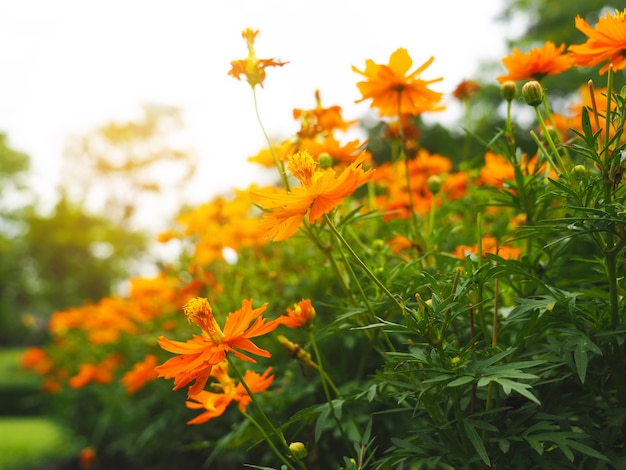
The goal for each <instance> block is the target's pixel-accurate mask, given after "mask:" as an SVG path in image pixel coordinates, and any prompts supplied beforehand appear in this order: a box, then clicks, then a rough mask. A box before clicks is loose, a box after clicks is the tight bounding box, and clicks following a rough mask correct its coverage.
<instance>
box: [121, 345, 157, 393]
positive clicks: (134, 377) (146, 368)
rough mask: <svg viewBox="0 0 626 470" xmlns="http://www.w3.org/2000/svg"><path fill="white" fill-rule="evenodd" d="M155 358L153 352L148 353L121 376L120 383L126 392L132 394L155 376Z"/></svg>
mask: <svg viewBox="0 0 626 470" xmlns="http://www.w3.org/2000/svg"><path fill="white" fill-rule="evenodd" d="M156 361H157V358H156V356H155V355H154V354H148V355H147V356H146V357H145V358H144V360H143V361H141V362H138V363H136V364H135V365H134V366H133V368H132V369H131V370H129V371H128V372H126V374H124V376H123V377H122V380H121V382H122V384H123V385H124V386H125V387H126V390H127V391H128V393H130V394H133V393H135V392H136V391H137V390H139V389H140V388H141V387H143V386H144V385H145V384H146V383H148V382H150V381H151V380H154V379H156V378H157V372H156V370H154V368H155V366H156Z"/></svg>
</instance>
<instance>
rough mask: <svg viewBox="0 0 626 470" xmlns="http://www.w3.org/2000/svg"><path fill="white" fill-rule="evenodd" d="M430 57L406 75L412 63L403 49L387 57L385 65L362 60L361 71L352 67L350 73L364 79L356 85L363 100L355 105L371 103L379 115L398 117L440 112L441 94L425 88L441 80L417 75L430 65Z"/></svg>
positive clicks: (441, 107) (441, 108)
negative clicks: (387, 62)
mask: <svg viewBox="0 0 626 470" xmlns="http://www.w3.org/2000/svg"><path fill="white" fill-rule="evenodd" d="M433 60H435V58H434V57H431V58H430V59H428V60H427V61H426V62H424V63H423V64H422V65H421V66H419V67H418V68H417V69H416V70H415V71H413V72H410V73H409V69H410V68H411V66H412V65H413V61H412V60H411V57H410V56H409V53H408V52H407V50H406V49H404V48H400V49H398V50H397V51H395V52H394V53H393V54H391V57H390V58H389V65H383V64H376V63H374V61H372V60H371V59H368V60H366V61H365V70H364V71H361V70H359V69H357V68H356V67H354V66H352V70H353V71H354V72H356V73H359V74H361V75H363V76H364V77H365V78H366V79H367V80H366V81H363V82H359V83H357V87H359V91H360V92H361V95H363V98H361V99H360V100H357V101H356V102H357V103H358V102H360V101H365V100H368V99H371V100H372V103H371V105H370V107H372V108H377V109H378V111H379V113H380V114H381V115H383V116H398V115H401V114H405V113H406V114H413V115H417V114H420V113H422V112H424V111H441V110H443V109H444V108H445V106H443V105H442V104H441V103H440V101H441V98H442V96H443V94H442V93H438V92H436V91H433V90H431V89H430V88H428V85H430V84H431V83H435V82H439V81H441V80H443V78H435V79H433V80H422V79H421V78H419V75H420V74H421V73H422V72H423V71H424V70H426V69H427V68H428V66H429V65H430V64H432V62H433Z"/></svg>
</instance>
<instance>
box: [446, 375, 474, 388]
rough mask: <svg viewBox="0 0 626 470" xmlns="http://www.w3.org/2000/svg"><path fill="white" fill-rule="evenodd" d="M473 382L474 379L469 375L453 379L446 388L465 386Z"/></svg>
mask: <svg viewBox="0 0 626 470" xmlns="http://www.w3.org/2000/svg"><path fill="white" fill-rule="evenodd" d="M474 380H475V379H474V377H473V376H471V375H462V376H461V377H458V378H456V379H454V380H453V381H452V382H450V383H449V384H448V385H447V386H448V387H458V386H460V385H465V384H467V383H470V382H473V381H474Z"/></svg>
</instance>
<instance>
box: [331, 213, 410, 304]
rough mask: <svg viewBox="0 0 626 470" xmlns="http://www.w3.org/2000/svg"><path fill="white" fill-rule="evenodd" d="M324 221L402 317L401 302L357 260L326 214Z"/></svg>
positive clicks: (354, 253)
mask: <svg viewBox="0 0 626 470" xmlns="http://www.w3.org/2000/svg"><path fill="white" fill-rule="evenodd" d="M324 220H325V221H326V223H327V224H328V226H329V227H330V230H331V231H332V232H333V234H334V235H335V237H336V238H337V240H339V241H340V242H341V244H342V245H343V246H344V247H345V248H346V250H348V253H350V256H352V258H354V260H355V261H356V263H357V264H358V265H359V266H360V267H361V268H362V269H363V271H364V272H365V274H366V275H367V277H369V278H370V279H371V280H372V281H373V282H374V284H376V285H377V286H378V287H379V288H380V290H382V291H383V292H384V293H385V295H386V296H387V297H389V298H390V299H391V300H392V301H393V303H395V304H396V305H397V306H398V308H399V309H400V311H401V312H402V314H403V315H404V313H405V309H404V305H403V304H402V302H400V301H399V300H398V299H397V298H396V297H395V296H394V295H393V294H392V293H391V292H389V289H387V287H385V285H384V284H383V283H382V282H380V280H379V279H378V278H377V277H376V276H375V275H374V273H373V272H372V271H371V270H370V269H369V268H368V267H367V265H366V264H365V263H364V262H363V260H361V258H359V255H357V254H356V252H355V251H354V250H353V249H352V247H351V246H350V244H349V243H348V242H347V240H346V239H345V238H343V235H341V233H340V232H339V230H337V227H335V224H333V222H332V220H330V217H328V214H324Z"/></svg>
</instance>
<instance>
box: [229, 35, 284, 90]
mask: <svg viewBox="0 0 626 470" xmlns="http://www.w3.org/2000/svg"><path fill="white" fill-rule="evenodd" d="M257 34H259V32H258V31H255V30H253V29H250V28H247V29H245V30H244V31H243V32H242V33H241V36H242V37H243V38H244V39H245V40H246V43H247V44H248V57H246V58H245V59H240V60H233V61H231V63H230V65H231V69H230V71H229V72H228V75H231V76H233V77H235V78H236V79H237V80H240V79H241V75H245V76H246V80H247V81H248V83H249V84H250V86H251V87H252V88H254V87H255V86H257V85H261V87H263V81H264V80H265V69H266V67H282V66H283V65H285V64H286V63H287V62H280V61H278V60H276V59H257V58H256V53H255V51H254V40H255V39H256V36H257Z"/></svg>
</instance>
